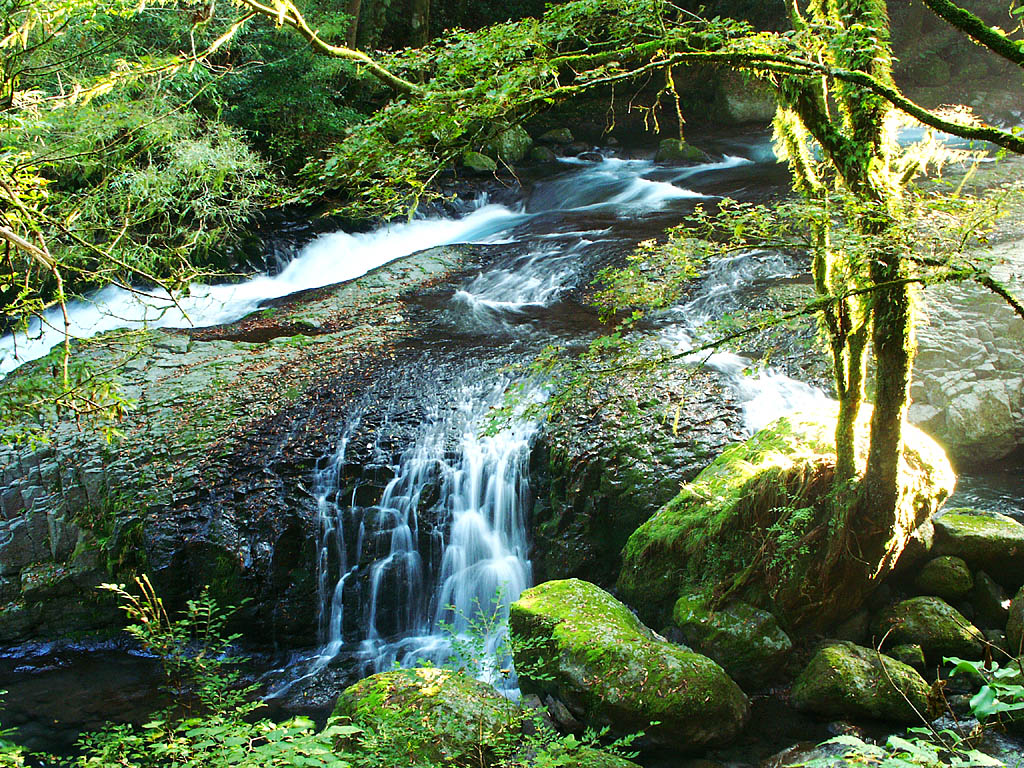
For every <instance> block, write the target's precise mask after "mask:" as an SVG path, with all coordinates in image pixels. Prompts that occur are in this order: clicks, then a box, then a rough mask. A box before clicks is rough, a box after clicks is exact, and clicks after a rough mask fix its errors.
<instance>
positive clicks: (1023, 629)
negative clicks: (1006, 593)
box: [1006, 587, 1024, 656]
mask: <svg viewBox="0 0 1024 768" xmlns="http://www.w3.org/2000/svg"><path fill="white" fill-rule="evenodd" d="M1006 642H1007V643H1008V644H1009V646H1010V649H1009V650H1010V654H1011V655H1012V656H1020V655H1022V654H1024V587H1021V588H1020V591H1019V592H1017V594H1016V596H1014V598H1013V602H1012V603H1010V613H1009V616H1008V617H1007V620H1006Z"/></svg>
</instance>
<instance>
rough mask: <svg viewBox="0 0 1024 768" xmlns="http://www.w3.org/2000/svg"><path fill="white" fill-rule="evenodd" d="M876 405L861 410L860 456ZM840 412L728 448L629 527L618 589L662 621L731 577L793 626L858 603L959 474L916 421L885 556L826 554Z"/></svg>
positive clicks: (826, 621) (799, 419)
mask: <svg viewBox="0 0 1024 768" xmlns="http://www.w3.org/2000/svg"><path fill="white" fill-rule="evenodd" d="M869 413H870V409H868V408H865V409H864V411H863V412H862V413H861V415H860V420H861V423H862V424H863V426H864V428H863V429H861V430H858V433H859V434H860V435H861V438H860V439H859V440H858V443H857V445H856V458H855V460H856V462H857V465H858V466H859V467H863V466H864V463H865V461H866V457H867V437H866V436H867V433H868V429H867V425H866V423H864V422H866V420H867V419H868V418H869ZM835 419H836V416H835V409H834V408H823V409H822V410H820V411H818V412H815V413H812V414H796V415H793V416H789V417H786V418H783V419H779V420H778V421H775V422H773V423H772V424H770V425H769V426H768V427H766V428H764V429H762V430H760V431H759V432H757V433H756V434H754V435H753V436H752V437H751V438H749V439H748V440H746V441H744V442H742V443H738V444H736V445H733V446H731V447H730V448H728V449H726V450H725V451H724V452H723V453H722V454H720V455H719V456H718V457H717V458H716V459H715V460H714V462H712V463H711V465H710V466H709V467H707V468H706V469H704V470H703V471H702V472H701V473H700V474H699V475H698V476H697V477H696V478H695V479H694V480H693V481H692V482H690V483H687V484H686V485H684V486H683V490H682V491H681V492H680V493H679V494H678V495H677V496H676V497H675V498H673V499H672V500H671V501H669V502H668V503H667V504H665V505H664V506H663V507H661V509H659V510H658V511H657V513H655V515H654V516H653V517H652V518H651V519H650V520H648V521H647V522H645V523H644V524H643V525H641V526H640V527H639V528H637V529H636V530H635V531H634V532H633V533H632V535H631V536H630V537H629V539H628V541H627V542H626V546H625V548H624V549H623V553H622V570H621V571H620V573H619V579H618V582H617V585H616V586H617V589H618V592H619V594H620V595H622V596H623V597H624V598H625V599H626V600H627V601H629V602H630V603H631V604H632V605H634V606H635V607H636V608H637V610H638V611H639V613H640V616H641V618H643V619H644V620H645V621H647V622H648V623H650V624H653V625H655V626H662V625H663V624H664V623H665V622H666V618H667V615H668V614H669V612H670V611H671V609H672V606H674V604H675V602H676V600H678V599H679V597H680V596H682V595H685V594H690V593H692V592H705V593H706V592H709V591H715V590H717V589H721V588H722V587H723V586H724V585H730V588H731V590H732V591H731V594H732V595H733V596H734V597H735V598H736V599H739V600H743V601H745V602H748V603H750V604H751V605H754V606H756V607H758V608H762V609H765V610H768V611H770V612H771V613H772V614H773V615H774V616H775V617H776V619H778V621H779V623H780V625H781V626H782V627H783V628H784V629H785V630H786V632H787V633H789V634H790V636H791V637H792V636H793V635H794V633H797V634H800V633H807V634H811V633H815V632H825V631H827V630H829V629H831V627H833V626H834V625H835V624H836V623H838V622H840V621H842V620H844V619H846V618H847V617H849V616H850V615H852V614H853V613H854V612H856V610H857V609H858V608H859V607H860V606H861V605H862V604H863V602H864V600H865V599H866V597H867V595H868V594H870V593H871V592H872V591H873V590H874V589H875V588H876V587H877V583H878V581H879V580H880V579H881V577H884V576H885V575H886V574H887V573H888V572H889V571H891V570H892V568H893V565H894V564H895V562H896V561H897V560H898V558H899V556H900V553H901V552H902V549H903V547H904V546H905V545H906V543H907V541H908V540H909V539H910V537H911V535H912V533H913V531H914V530H915V529H916V528H918V526H920V525H921V523H922V522H923V521H924V520H926V519H927V518H928V517H929V516H930V515H932V514H933V513H934V512H935V510H936V509H937V508H938V507H939V505H941V503H942V502H943V501H945V499H946V498H947V497H948V496H949V494H950V493H951V492H952V489H953V486H954V484H955V475H954V474H953V468H952V467H951V466H950V464H949V460H948V459H947V458H946V456H945V453H944V452H943V451H942V449H941V448H940V447H939V446H938V445H937V444H936V443H935V442H934V441H933V440H931V438H929V437H928V436H927V435H925V434H924V433H922V432H921V431H920V430H917V429H914V428H913V427H908V429H907V430H906V431H905V435H904V453H903V456H904V461H902V462H901V475H900V479H899V483H900V496H899V501H898V504H897V509H896V510H895V514H894V520H893V521H892V529H891V530H885V531H883V532H882V534H880V535H882V536H884V539H881V540H880V541H877V542H873V544H872V546H875V547H876V548H877V551H879V553H880V555H879V560H878V561H877V562H872V563H870V564H868V567H863V564H860V563H852V562H851V559H852V558H828V557H825V552H826V551H828V550H829V548H830V542H831V541H832V537H834V536H835V535H837V534H836V533H835V531H837V528H836V526H832V525H830V521H829V520H828V519H827V515H828V510H829V505H828V503H827V499H828V494H829V493H830V492H831V490H832V477H833V474H832V473H833V468H834V466H835V454H834V450H835V449H834V435H835ZM780 489H782V490H780ZM789 489H793V490H792V491H790V490H789ZM840 535H841V534H840ZM797 542H799V545H797ZM865 548H867V547H865ZM741 573H742V582H741V583H740V584H739V585H738V586H733V585H734V583H735V582H736V581H737V580H738V579H739V578H740V574H741ZM826 587H827V589H826Z"/></svg>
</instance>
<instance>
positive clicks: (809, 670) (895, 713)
mask: <svg viewBox="0 0 1024 768" xmlns="http://www.w3.org/2000/svg"><path fill="white" fill-rule="evenodd" d="M791 696H792V701H793V704H794V705H795V706H796V708H797V709H802V710H805V711H809V712H813V713H815V714H817V715H824V716H826V717H872V718H876V719H880V720H895V721H897V722H904V723H919V722H920V714H919V713H927V712H928V711H929V709H930V707H929V703H928V684H927V683H926V682H925V681H924V679H923V678H922V677H921V675H919V674H918V673H917V671H916V670H914V669H913V668H911V667H910V666H908V665H907V664H904V663H902V662H900V661H897V660H896V659H893V658H890V657H888V656H885V655H883V654H880V653H878V652H877V651H875V650H873V649H870V648H862V647H860V646H858V645H854V644H853V643H848V642H841V643H833V644H830V645H827V646H825V647H824V648H822V649H821V650H819V651H818V652H817V654H815V656H814V658H812V659H811V662H810V663H809V664H808V665H807V667H806V668H805V669H804V671H803V672H802V673H801V674H800V675H799V676H798V677H797V679H796V681H795V682H794V683H793V690H792V694H791Z"/></svg>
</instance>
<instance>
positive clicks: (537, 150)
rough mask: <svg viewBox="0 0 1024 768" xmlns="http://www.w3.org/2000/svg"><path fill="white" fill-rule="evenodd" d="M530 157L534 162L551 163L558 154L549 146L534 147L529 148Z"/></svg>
mask: <svg viewBox="0 0 1024 768" xmlns="http://www.w3.org/2000/svg"><path fill="white" fill-rule="evenodd" d="M530 159H531V160H533V161H534V162H535V163H551V162H554V161H555V160H556V159H558V156H557V155H556V154H555V153H554V152H552V151H551V149H550V147H534V148H533V149H531V150H530Z"/></svg>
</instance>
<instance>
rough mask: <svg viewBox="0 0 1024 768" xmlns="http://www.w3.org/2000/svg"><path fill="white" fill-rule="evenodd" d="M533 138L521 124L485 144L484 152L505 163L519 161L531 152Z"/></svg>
mask: <svg viewBox="0 0 1024 768" xmlns="http://www.w3.org/2000/svg"><path fill="white" fill-rule="evenodd" d="M532 146H533V139H531V138H530V134H528V133H527V132H526V129H525V128H523V127H522V126H521V125H516V126H513V127H512V128H508V129H506V130H504V131H502V132H501V133H499V134H498V135H497V136H495V137H494V138H493V139H491V141H489V142H487V144H486V145H485V146H484V152H485V153H486V154H487V155H489V156H491V157H494V158H497V159H498V160H501V161H502V162H505V163H518V162H521V161H522V160H525V159H526V156H527V155H528V154H530V147H532Z"/></svg>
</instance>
